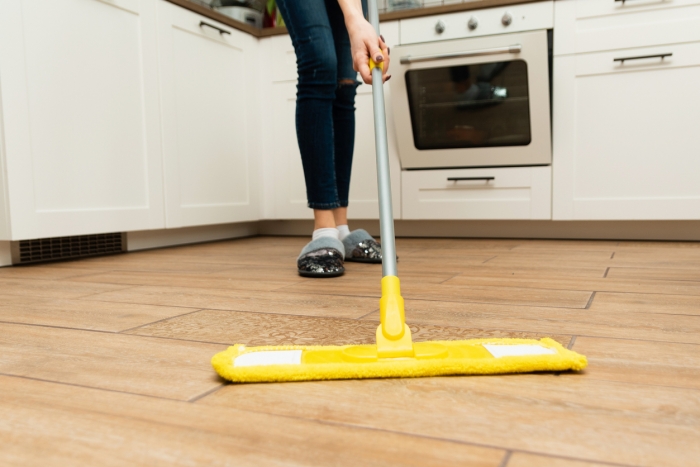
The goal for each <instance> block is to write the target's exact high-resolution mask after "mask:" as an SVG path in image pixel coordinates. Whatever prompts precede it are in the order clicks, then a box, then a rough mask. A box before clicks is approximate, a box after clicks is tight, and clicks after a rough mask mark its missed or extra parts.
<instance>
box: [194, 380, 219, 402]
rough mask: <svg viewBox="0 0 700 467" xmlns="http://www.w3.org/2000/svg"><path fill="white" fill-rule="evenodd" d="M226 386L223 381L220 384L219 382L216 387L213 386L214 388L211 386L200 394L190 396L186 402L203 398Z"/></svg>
mask: <svg viewBox="0 0 700 467" xmlns="http://www.w3.org/2000/svg"><path fill="white" fill-rule="evenodd" d="M226 386H228V384H227V383H226V382H225V381H224V382H222V383H221V384H219V385H218V386H217V387H215V388H211V389H209V390H208V391H204V392H203V393H201V394H198V395H196V396H194V397H192V398H190V399H187V402H190V403H195V402H197V401H198V400H201V399H204V398H205V397H207V396H210V395H212V394H214V393H215V392H217V391H219V390H221V389H222V388H225V387H226Z"/></svg>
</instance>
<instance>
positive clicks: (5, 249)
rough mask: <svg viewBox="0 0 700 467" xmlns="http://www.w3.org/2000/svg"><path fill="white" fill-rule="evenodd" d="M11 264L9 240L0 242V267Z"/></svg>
mask: <svg viewBox="0 0 700 467" xmlns="http://www.w3.org/2000/svg"><path fill="white" fill-rule="evenodd" d="M2 266H12V248H11V242H0V267H2Z"/></svg>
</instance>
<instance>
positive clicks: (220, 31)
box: [199, 21, 231, 34]
mask: <svg viewBox="0 0 700 467" xmlns="http://www.w3.org/2000/svg"><path fill="white" fill-rule="evenodd" d="M202 26H206V27H208V28H212V29H216V30H217V31H219V34H231V32H229V31H227V30H226V29H221V28H220V27H217V26H214V25H213V24H209V23H205V22H204V21H200V22H199V27H200V28H201V27H202Z"/></svg>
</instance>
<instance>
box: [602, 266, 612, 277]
mask: <svg viewBox="0 0 700 467" xmlns="http://www.w3.org/2000/svg"><path fill="white" fill-rule="evenodd" d="M609 272H610V266H608V267H607V268H606V269H605V273H604V274H603V277H608V273H609Z"/></svg>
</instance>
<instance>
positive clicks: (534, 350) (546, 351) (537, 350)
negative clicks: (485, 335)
mask: <svg viewBox="0 0 700 467" xmlns="http://www.w3.org/2000/svg"><path fill="white" fill-rule="evenodd" d="M483 346H484V347H485V348H486V350H488V351H489V353H491V355H493V356H494V357H496V358H501V357H524V356H527V355H552V354H556V353H557V351H556V350H554V349H550V348H547V347H542V346H541V345H532V344H516V345H498V344H483Z"/></svg>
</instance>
